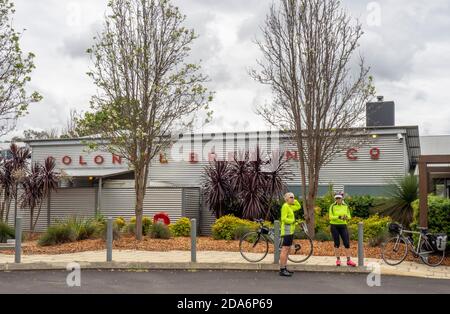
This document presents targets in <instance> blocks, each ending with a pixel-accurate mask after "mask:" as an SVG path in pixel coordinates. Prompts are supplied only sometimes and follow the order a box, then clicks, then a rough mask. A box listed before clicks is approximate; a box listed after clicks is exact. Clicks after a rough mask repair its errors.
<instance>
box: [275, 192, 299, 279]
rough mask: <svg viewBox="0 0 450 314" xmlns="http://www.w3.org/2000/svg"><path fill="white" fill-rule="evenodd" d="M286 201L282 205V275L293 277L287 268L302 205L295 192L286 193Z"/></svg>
mask: <svg viewBox="0 0 450 314" xmlns="http://www.w3.org/2000/svg"><path fill="white" fill-rule="evenodd" d="M284 200H285V203H284V204H283V207H281V237H282V239H283V244H282V248H281V253H280V276H283V277H291V276H292V274H293V273H292V272H290V271H289V270H287V267H286V265H287V261H288V256H289V249H290V247H291V246H292V243H293V242H294V231H295V212H296V211H298V210H300V208H301V205H300V203H299V202H298V201H297V200H296V199H295V196H294V193H286V195H285V196H284Z"/></svg>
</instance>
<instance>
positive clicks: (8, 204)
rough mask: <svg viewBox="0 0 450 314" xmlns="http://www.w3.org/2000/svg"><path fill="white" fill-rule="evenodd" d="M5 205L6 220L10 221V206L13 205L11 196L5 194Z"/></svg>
mask: <svg viewBox="0 0 450 314" xmlns="http://www.w3.org/2000/svg"><path fill="white" fill-rule="evenodd" d="M5 207H6V216H5V222H6V223H8V220H9V208H10V207H11V202H10V197H9V196H8V197H6V196H5Z"/></svg>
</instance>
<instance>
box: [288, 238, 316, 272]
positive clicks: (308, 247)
mask: <svg viewBox="0 0 450 314" xmlns="http://www.w3.org/2000/svg"><path fill="white" fill-rule="evenodd" d="M298 246H300V248H299V247H298ZM313 251H314V247H313V240H312V239H311V238H310V236H309V235H308V234H307V233H306V232H304V231H302V232H301V236H300V237H298V238H296V239H294V243H293V244H292V246H291V248H290V249H289V256H288V260H289V261H291V262H292V263H296V264H300V263H303V262H306V261H307V260H308V259H309V258H310V257H311V255H312V254H313Z"/></svg>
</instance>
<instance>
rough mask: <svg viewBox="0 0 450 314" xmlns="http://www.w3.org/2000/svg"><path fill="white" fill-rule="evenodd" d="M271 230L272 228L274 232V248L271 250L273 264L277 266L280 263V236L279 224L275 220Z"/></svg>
mask: <svg viewBox="0 0 450 314" xmlns="http://www.w3.org/2000/svg"><path fill="white" fill-rule="evenodd" d="M273 228H274V232H275V237H274V242H275V243H274V248H273V250H274V251H273V252H274V254H273V263H274V264H278V263H280V238H281V234H280V222H279V221H278V220H275V222H274V223H273Z"/></svg>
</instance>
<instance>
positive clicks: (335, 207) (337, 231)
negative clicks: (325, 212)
mask: <svg viewBox="0 0 450 314" xmlns="http://www.w3.org/2000/svg"><path fill="white" fill-rule="evenodd" d="M334 198H335V200H336V202H335V203H334V204H332V205H331V206H330V210H329V218H330V230H331V235H332V236H333V240H334V254H335V255H336V266H341V256H340V254H339V247H340V245H341V241H340V238H342V242H343V243H344V247H345V253H346V255H347V266H351V267H355V266H356V264H355V263H354V262H353V261H352V259H351V257H350V255H351V251H350V236H349V234H348V228H347V223H348V221H349V220H350V218H352V216H351V214H350V210H349V208H348V206H347V204H345V203H344V196H343V195H342V194H339V193H338V194H336V195H335V197H334Z"/></svg>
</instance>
